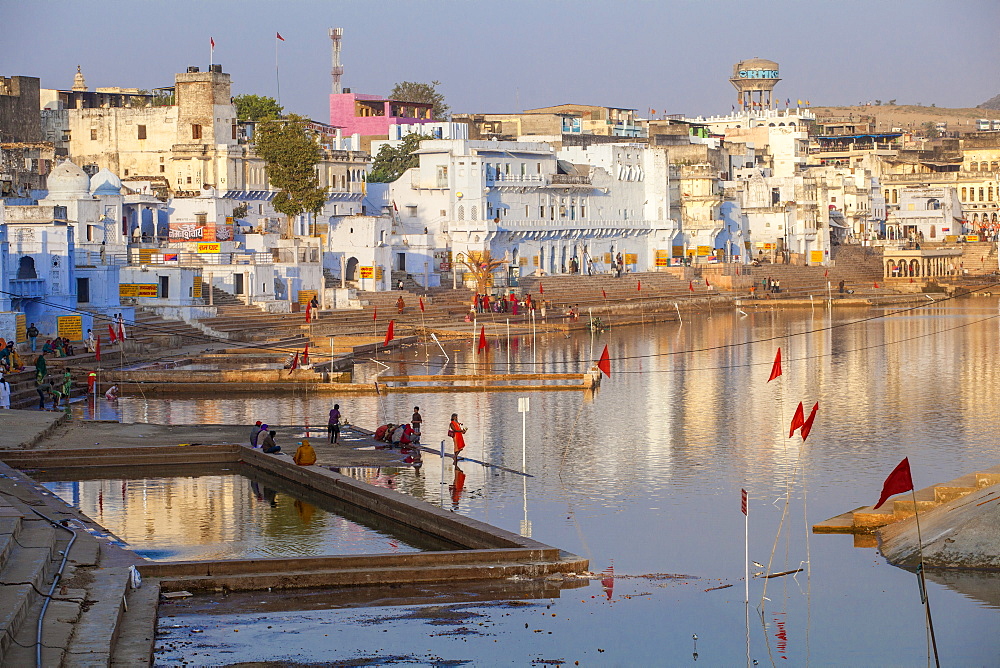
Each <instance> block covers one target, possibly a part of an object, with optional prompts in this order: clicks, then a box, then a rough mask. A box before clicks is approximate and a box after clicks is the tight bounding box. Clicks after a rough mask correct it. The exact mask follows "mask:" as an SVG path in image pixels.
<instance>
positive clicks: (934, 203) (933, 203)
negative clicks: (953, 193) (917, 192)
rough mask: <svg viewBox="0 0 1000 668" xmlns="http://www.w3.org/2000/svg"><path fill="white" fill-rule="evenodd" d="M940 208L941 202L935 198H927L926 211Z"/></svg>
mask: <svg viewBox="0 0 1000 668" xmlns="http://www.w3.org/2000/svg"><path fill="white" fill-rule="evenodd" d="M940 208H941V202H940V201H939V200H936V199H933V198H932V199H929V200H927V210H928V211H937V210H938V209H940Z"/></svg>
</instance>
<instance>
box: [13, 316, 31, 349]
mask: <svg viewBox="0 0 1000 668" xmlns="http://www.w3.org/2000/svg"><path fill="white" fill-rule="evenodd" d="M14 332H15V334H14V338H15V339H16V340H17V342H18V343H24V342H25V341H27V340H28V316H26V315H24V314H23V313H18V314H17V315H16V316H14Z"/></svg>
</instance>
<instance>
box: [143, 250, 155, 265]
mask: <svg viewBox="0 0 1000 668" xmlns="http://www.w3.org/2000/svg"><path fill="white" fill-rule="evenodd" d="M156 254H157V252H156V249H155V248H140V249H139V264H153V256H154V255H156Z"/></svg>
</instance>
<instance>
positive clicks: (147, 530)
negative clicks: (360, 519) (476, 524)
mask: <svg viewBox="0 0 1000 668" xmlns="http://www.w3.org/2000/svg"><path fill="white" fill-rule="evenodd" d="M271 484H273V483H271ZM271 484H263V483H259V482H258V481H256V480H248V479H247V478H244V477H243V476H239V475H235V474H228V475H227V474H223V475H199V476H190V477H162V478H160V477H151V478H141V479H130V480H116V479H105V480H84V481H73V482H66V481H60V482H47V483H44V485H45V486H46V487H47V488H48V489H49V490H50V491H52V492H54V493H55V494H58V495H59V496H60V497H61V498H62V499H63V500H65V501H66V502H68V503H71V504H73V505H74V506H75V507H77V508H79V509H80V510H82V511H83V512H84V513H85V514H87V515H88V516H90V517H91V518H92V519H94V520H96V521H97V522H99V523H100V524H102V525H103V526H105V527H107V528H108V529H110V530H111V532H112V533H113V534H115V535H116V536H117V537H118V538H120V539H121V540H123V541H124V542H125V543H126V544H127V546H128V547H129V548H131V549H133V550H135V551H136V552H137V553H139V554H141V555H142V556H144V557H147V558H149V559H155V560H160V561H184V560H198V559H247V558H253V557H298V556H315V555H333V554H365V553H382V552H414V551H417V549H418V548H417V547H413V546H411V545H408V544H406V543H405V542H403V541H401V540H400V539H398V538H394V537H393V536H391V535H389V534H387V533H385V532H383V531H379V530H377V529H373V528H370V527H366V526H364V525H362V524H359V523H357V522H354V521H351V520H350V519H347V518H346V517H342V516H340V515H338V514H336V513H334V512H331V511H329V510H324V509H322V508H318V507H317V506H316V505H314V504H313V503H311V502H310V501H308V500H305V499H302V498H299V497H298V496H296V495H295V494H294V493H293V492H292V491H291V489H280V488H277V487H275V486H271Z"/></svg>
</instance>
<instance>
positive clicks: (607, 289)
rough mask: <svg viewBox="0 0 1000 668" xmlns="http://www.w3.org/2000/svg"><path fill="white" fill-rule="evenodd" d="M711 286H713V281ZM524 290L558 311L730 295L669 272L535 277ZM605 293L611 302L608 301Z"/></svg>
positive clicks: (523, 283)
mask: <svg viewBox="0 0 1000 668" xmlns="http://www.w3.org/2000/svg"><path fill="white" fill-rule="evenodd" d="M709 283H710V284H711V278H709ZM540 286H541V288H544V290H545V291H544V292H541V290H540ZM520 287H521V293H522V295H523V294H526V293H527V294H530V295H531V297H532V299H533V300H535V301H536V302H537V301H538V300H540V299H544V300H546V301H548V302H550V303H551V304H552V305H553V306H554V307H557V308H558V307H565V306H571V305H573V304H580V305H581V306H584V305H586V306H604V305H606V304H611V305H614V304H618V303H621V302H635V303H639V302H640V301H641V302H648V301H659V300H670V301H676V302H681V301H685V300H688V299H692V298H703V297H711V296H718V295H720V294H727V293H726V291H724V290H720V289H719V288H718V287H717V286H712V287H711V289H710V288H709V285H706V284H705V279H704V278H703V277H693V278H691V279H690V280H688V279H682V278H678V277H676V276H674V275H672V274H665V273H644V274H628V275H627V276H623V277H622V278H614V277H612V276H609V275H600V276H545V277H534V276H531V277H527V278H522V279H521V286H520ZM692 288H694V289H693V290H692ZM602 290H603V292H602ZM605 293H607V299H605V298H604V294H605Z"/></svg>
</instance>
